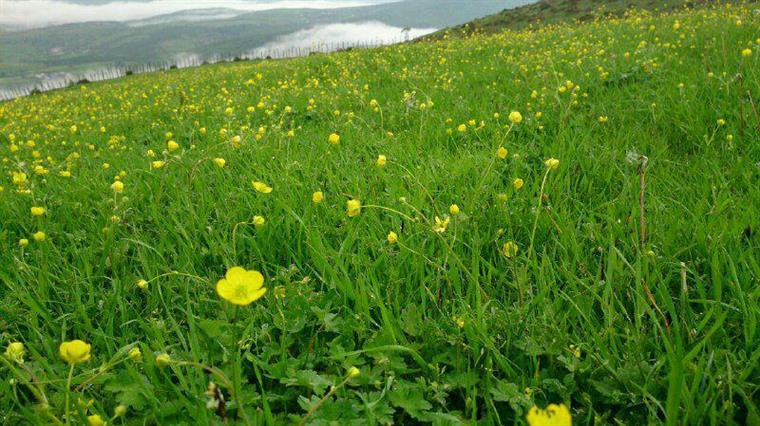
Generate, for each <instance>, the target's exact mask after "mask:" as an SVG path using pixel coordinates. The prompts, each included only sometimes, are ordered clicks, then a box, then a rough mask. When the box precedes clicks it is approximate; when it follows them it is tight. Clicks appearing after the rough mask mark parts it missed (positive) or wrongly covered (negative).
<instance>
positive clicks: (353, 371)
mask: <svg viewBox="0 0 760 426" xmlns="http://www.w3.org/2000/svg"><path fill="white" fill-rule="evenodd" d="M360 374H361V371H359V369H358V368H356V367H351V368H349V369H348V377H350V378H352V379H353V378H355V377H359V375H360Z"/></svg>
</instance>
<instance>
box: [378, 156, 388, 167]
mask: <svg viewBox="0 0 760 426" xmlns="http://www.w3.org/2000/svg"><path fill="white" fill-rule="evenodd" d="M387 161H388V160H387V159H386V158H385V156H384V155H378V156H377V166H378V167H383V166H384V165H385V163H386V162H387Z"/></svg>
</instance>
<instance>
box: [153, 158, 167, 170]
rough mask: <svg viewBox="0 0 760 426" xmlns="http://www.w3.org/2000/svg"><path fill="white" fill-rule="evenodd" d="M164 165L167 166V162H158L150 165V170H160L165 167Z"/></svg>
mask: <svg viewBox="0 0 760 426" xmlns="http://www.w3.org/2000/svg"><path fill="white" fill-rule="evenodd" d="M164 165H166V161H161V160H157V161H153V162H151V163H150V168H152V169H160V168H161V167H164Z"/></svg>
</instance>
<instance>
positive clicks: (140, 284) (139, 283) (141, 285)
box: [137, 280, 148, 290]
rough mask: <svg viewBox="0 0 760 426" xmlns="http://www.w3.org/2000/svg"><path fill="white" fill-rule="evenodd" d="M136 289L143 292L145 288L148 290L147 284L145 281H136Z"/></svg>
mask: <svg viewBox="0 0 760 426" xmlns="http://www.w3.org/2000/svg"><path fill="white" fill-rule="evenodd" d="M137 287H138V288H139V289H140V290H145V289H147V288H148V282H147V281H145V280H138V281H137Z"/></svg>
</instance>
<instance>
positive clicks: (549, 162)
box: [544, 158, 559, 170]
mask: <svg viewBox="0 0 760 426" xmlns="http://www.w3.org/2000/svg"><path fill="white" fill-rule="evenodd" d="M544 164H546V167H548V168H550V169H551V170H556V169H557V167H559V160H557V159H556V158H549V159H548V160H546V161H544Z"/></svg>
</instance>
